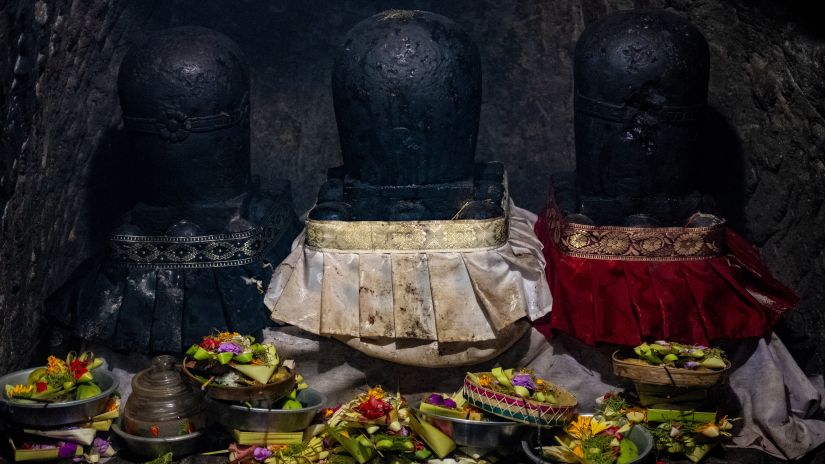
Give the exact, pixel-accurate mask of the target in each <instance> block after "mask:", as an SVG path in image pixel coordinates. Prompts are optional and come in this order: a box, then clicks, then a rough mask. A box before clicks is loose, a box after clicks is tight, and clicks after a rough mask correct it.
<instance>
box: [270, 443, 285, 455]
mask: <svg viewBox="0 0 825 464" xmlns="http://www.w3.org/2000/svg"><path fill="white" fill-rule="evenodd" d="M267 448H269V451H272V452H273V453H277V452H278V451H282V450H285V449H287V448H289V446H288V445H269V446H267Z"/></svg>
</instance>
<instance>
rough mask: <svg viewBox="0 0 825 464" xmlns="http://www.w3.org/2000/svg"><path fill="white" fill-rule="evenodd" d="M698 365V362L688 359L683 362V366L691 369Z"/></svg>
mask: <svg viewBox="0 0 825 464" xmlns="http://www.w3.org/2000/svg"><path fill="white" fill-rule="evenodd" d="M698 366H699V363H698V362H696V361H688V362H686V363H685V367H687V368H688V369H693V368H694V367H698Z"/></svg>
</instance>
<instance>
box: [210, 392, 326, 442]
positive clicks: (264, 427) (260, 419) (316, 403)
mask: <svg viewBox="0 0 825 464" xmlns="http://www.w3.org/2000/svg"><path fill="white" fill-rule="evenodd" d="M297 400H298V401H299V402H301V404H305V405H306V407H303V408H301V409H270V408H254V407H247V406H244V405H242V404H237V403H229V402H225V401H220V400H215V399H212V398H209V397H208V396H207V397H206V404H207V408H208V409H209V410H210V413H211V415H212V417H213V418H214V420H215V421H216V422H217V423H219V424H221V425H223V426H224V427H225V428H226V429H228V430H230V431H231V430H232V429H238V430H243V431H245V432H299V431H302V430H304V429H306V428H307V427H309V425H310V424H311V423H312V419H314V418H315V415H316V414H318V411H320V410H321V408H323V407H324V404H325V403H326V402H327V397H326V396H324V394H323V393H321V392H319V391H318V390H314V389H312V388H307V389H304V390H301V391H300V392H298V397H297Z"/></svg>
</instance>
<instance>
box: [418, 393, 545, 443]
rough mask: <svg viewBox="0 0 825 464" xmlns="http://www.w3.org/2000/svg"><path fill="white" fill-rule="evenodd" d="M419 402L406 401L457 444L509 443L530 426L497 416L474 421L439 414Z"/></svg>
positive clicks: (515, 440)
mask: <svg viewBox="0 0 825 464" xmlns="http://www.w3.org/2000/svg"><path fill="white" fill-rule="evenodd" d="M413 399H416V400H417V401H413ZM420 402H421V401H420V398H415V397H411V398H410V400H409V402H408V404H409V405H410V409H412V410H413V411H415V412H416V414H418V415H419V417H422V418H423V419H424V420H426V421H427V422H429V423H430V424H432V425H434V426H435V427H436V428H438V429H439V430H441V431H442V432H444V433H445V434H446V435H447V436H449V437H450V438H452V439H453V441H455V443H456V444H457V445H458V446H468V447H471V448H495V447H498V446H504V445H510V444H512V443H516V442H518V441H519V440H521V438H522V436H523V435H524V433H525V432H527V431H528V430H529V429H530V428H531V427H530V426H529V425H526V424H520V423H518V422H513V421H505V420H501V419H500V418H498V417H496V420H495V421H474V420H469V419H458V418H454V417H447V416H440V415H437V414H432V413H429V412H425V411H422V410H421V409H419V408H418V406H417V405H418V404H420Z"/></svg>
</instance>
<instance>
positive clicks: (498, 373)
mask: <svg viewBox="0 0 825 464" xmlns="http://www.w3.org/2000/svg"><path fill="white" fill-rule="evenodd" d="M467 375H468V376H471V378H472V379H473V381H474V382H475V383H476V384H478V385H480V386H481V387H484V388H487V389H490V390H493V391H497V392H500V393H506V394H508V395H515V396H519V397H521V398H525V399H529V400H533V401H537V402H539V403H548V404H556V403H558V401H557V400H556V395H555V393H554V391H553V388H552V385H551V384H550V382H547V381H546V380H544V379H541V378H539V377H537V376H536V374H535V373H534V372H533V371H531V370H530V369H523V368H522V369H518V370H515V369H502V368H500V367H496V368H493V369H492V370H491V371H490V373H489V374H488V373H482V374H467Z"/></svg>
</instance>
